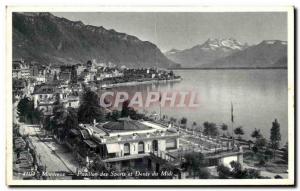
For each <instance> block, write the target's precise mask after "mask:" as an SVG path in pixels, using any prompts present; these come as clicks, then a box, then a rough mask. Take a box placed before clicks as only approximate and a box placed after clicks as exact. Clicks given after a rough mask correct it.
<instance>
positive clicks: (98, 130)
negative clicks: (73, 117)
mask: <svg viewBox="0 0 300 191" xmlns="http://www.w3.org/2000/svg"><path fill="white" fill-rule="evenodd" d="M83 132H85V133H83ZM74 143H78V144H79V145H80V146H79V145H76V144H74ZM66 144H67V145H68V146H69V148H70V149H72V150H77V152H76V157H77V158H78V159H79V160H81V161H85V162H86V163H87V165H88V164H90V163H92V162H93V161H94V160H95V159H96V158H100V159H101V160H102V161H103V162H106V163H109V164H110V165H112V166H115V167H116V168H117V169H122V168H128V167H131V168H133V169H144V168H147V169H152V170H153V169H154V170H159V162H157V161H156V162H155V163H153V160H151V156H154V155H157V156H158V155H160V156H162V155H164V156H165V157H167V156H168V152H170V151H174V150H177V149H178V147H179V134H178V132H177V131H176V130H174V129H169V128H166V127H163V126H160V125H157V124H155V123H152V122H148V121H136V120H131V119H129V118H121V119H119V120H118V121H116V122H107V123H104V124H93V125H89V124H82V125H80V127H79V128H74V129H72V130H71V133H70V135H69V136H68V137H67V138H66Z"/></svg>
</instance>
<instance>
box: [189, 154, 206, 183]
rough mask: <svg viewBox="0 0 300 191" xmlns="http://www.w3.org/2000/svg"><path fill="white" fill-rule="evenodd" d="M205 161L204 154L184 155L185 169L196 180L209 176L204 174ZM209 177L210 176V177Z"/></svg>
mask: <svg viewBox="0 0 300 191" xmlns="http://www.w3.org/2000/svg"><path fill="white" fill-rule="evenodd" d="M204 166H205V160H204V155H203V154H202V153H194V152H193V153H187V154H185V155H184V163H183V167H184V169H185V170H187V171H188V172H189V174H191V175H192V176H193V177H194V178H196V177H197V176H198V177H204V176H206V175H207V173H206V172H204V171H205V170H204ZM208 176H209V175H208Z"/></svg>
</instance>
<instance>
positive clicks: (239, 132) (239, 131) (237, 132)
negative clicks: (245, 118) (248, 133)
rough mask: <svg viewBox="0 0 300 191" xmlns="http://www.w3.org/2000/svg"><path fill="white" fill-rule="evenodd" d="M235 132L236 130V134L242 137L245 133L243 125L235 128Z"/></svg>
mask: <svg viewBox="0 0 300 191" xmlns="http://www.w3.org/2000/svg"><path fill="white" fill-rule="evenodd" d="M233 132H234V134H236V135H238V138H239V139H241V136H242V135H244V134H245V133H244V130H243V127H241V126H239V127H237V128H235V129H234V131H233Z"/></svg>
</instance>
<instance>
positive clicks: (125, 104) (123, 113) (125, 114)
mask: <svg viewBox="0 0 300 191" xmlns="http://www.w3.org/2000/svg"><path fill="white" fill-rule="evenodd" d="M129 103H130V101H129V100H126V101H124V102H123V104H122V111H121V117H128V116H129V113H130V111H129V110H130V107H129Z"/></svg>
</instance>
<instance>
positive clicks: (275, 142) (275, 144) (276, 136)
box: [270, 119, 281, 159]
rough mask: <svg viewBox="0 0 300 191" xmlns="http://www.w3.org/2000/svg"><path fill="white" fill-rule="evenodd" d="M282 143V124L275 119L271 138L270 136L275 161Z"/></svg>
mask: <svg viewBox="0 0 300 191" xmlns="http://www.w3.org/2000/svg"><path fill="white" fill-rule="evenodd" d="M280 141H281V134H280V124H279V123H278V121H277V119H275V120H274V122H273V123H272V128H271V136H270V142H271V148H272V149H273V153H274V154H273V156H274V159H275V156H276V150H277V149H278V148H279V145H280Z"/></svg>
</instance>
